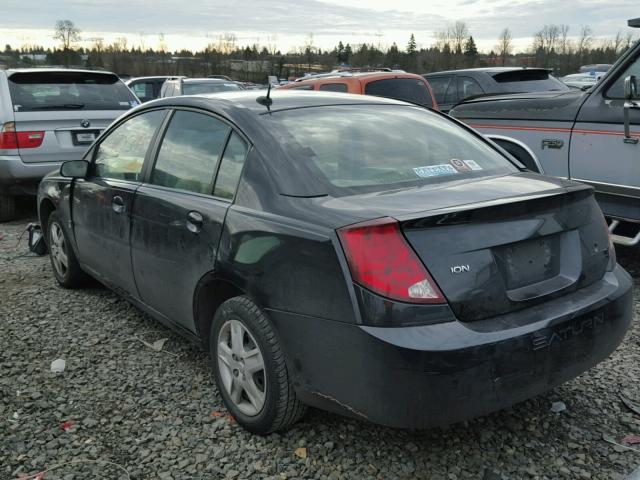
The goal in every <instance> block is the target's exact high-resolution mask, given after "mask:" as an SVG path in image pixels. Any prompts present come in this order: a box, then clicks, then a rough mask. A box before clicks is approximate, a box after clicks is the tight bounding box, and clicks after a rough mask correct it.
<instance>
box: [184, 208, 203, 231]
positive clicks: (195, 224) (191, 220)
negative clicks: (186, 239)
mask: <svg viewBox="0 0 640 480" xmlns="http://www.w3.org/2000/svg"><path fill="white" fill-rule="evenodd" d="M203 224H204V217H203V216H202V214H201V213H200V212H196V211H195V210H191V211H190V212H189V213H187V230H189V231H190V232H191V233H199V232H200V230H202V225H203Z"/></svg>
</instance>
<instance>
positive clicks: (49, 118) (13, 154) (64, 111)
mask: <svg viewBox="0 0 640 480" xmlns="http://www.w3.org/2000/svg"><path fill="white" fill-rule="evenodd" d="M138 103H139V101H138V98H137V97H136V96H135V95H134V94H133V92H131V90H129V88H127V87H126V86H125V84H124V83H122V81H121V80H120V79H119V78H118V76H117V75H115V74H113V73H109V72H98V71H88V70H69V69H50V68H47V69H17V70H3V71H0V221H7V220H10V219H11V218H13V216H14V213H15V196H17V195H24V194H34V195H35V193H36V186H37V184H38V182H39V181H40V179H41V178H42V177H43V176H44V175H46V174H47V173H49V172H50V171H52V170H55V169H56V168H58V167H59V166H60V164H61V162H62V161H65V160H77V159H78V160H79V159H80V158H82V155H83V154H84V152H85V150H86V149H87V147H88V146H89V145H91V143H92V142H93V141H94V140H95V139H96V137H97V136H98V135H99V134H100V132H102V131H103V130H104V129H105V128H106V127H107V126H108V125H109V124H110V123H111V122H112V121H113V120H114V119H115V118H117V117H119V116H120V115H121V114H122V113H123V112H124V111H125V110H129V109H130V108H132V107H134V106H136V105H138Z"/></svg>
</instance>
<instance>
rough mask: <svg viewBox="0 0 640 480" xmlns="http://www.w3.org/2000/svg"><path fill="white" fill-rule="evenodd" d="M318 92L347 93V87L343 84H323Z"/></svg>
mask: <svg viewBox="0 0 640 480" xmlns="http://www.w3.org/2000/svg"><path fill="white" fill-rule="evenodd" d="M320 90H321V91H323V92H341V93H347V85H346V84H344V83H325V84H324V85H320Z"/></svg>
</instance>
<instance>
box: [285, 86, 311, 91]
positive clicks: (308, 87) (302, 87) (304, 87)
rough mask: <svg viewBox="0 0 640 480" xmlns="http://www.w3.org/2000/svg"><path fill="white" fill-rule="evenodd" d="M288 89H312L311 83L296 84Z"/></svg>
mask: <svg viewBox="0 0 640 480" xmlns="http://www.w3.org/2000/svg"><path fill="white" fill-rule="evenodd" d="M289 90H313V85H296V86H295V87H289Z"/></svg>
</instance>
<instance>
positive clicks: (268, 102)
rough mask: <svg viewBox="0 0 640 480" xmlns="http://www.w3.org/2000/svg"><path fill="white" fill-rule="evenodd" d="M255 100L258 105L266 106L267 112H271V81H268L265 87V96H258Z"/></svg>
mask: <svg viewBox="0 0 640 480" xmlns="http://www.w3.org/2000/svg"><path fill="white" fill-rule="evenodd" d="M256 102H258V103H259V104H260V105H264V106H265V107H267V111H268V112H269V113H271V108H270V107H271V104H273V100H272V99H271V82H269V86H268V87H267V96H266V97H265V96H264V95H261V96H259V97H258V98H256Z"/></svg>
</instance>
